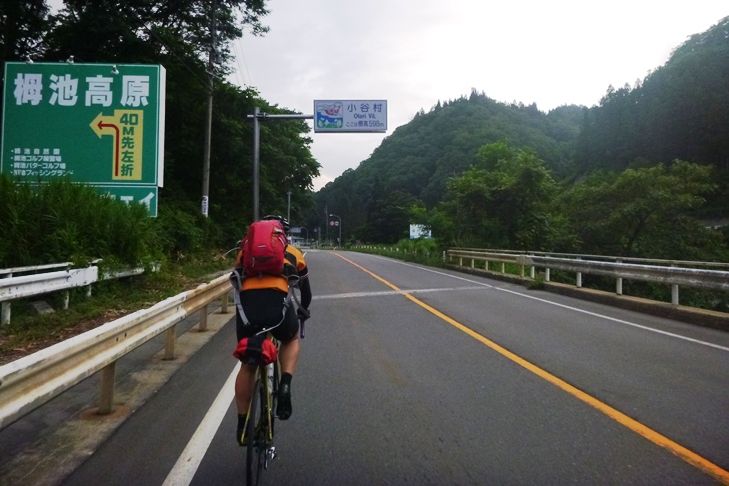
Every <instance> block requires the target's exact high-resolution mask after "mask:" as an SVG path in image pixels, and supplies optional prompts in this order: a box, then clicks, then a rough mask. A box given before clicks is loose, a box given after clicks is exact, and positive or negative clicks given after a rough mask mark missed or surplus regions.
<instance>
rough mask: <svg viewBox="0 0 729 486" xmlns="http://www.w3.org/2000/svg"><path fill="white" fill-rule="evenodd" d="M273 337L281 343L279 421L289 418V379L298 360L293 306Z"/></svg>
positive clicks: (296, 324)
mask: <svg viewBox="0 0 729 486" xmlns="http://www.w3.org/2000/svg"><path fill="white" fill-rule="evenodd" d="M274 336H276V338H277V339H278V340H280V341H281V347H280V349H279V361H280V363H281V383H280V385H279V389H278V400H277V405H276V415H278V417H279V418H280V419H281V420H286V419H288V418H289V417H290V416H291V378H292V377H293V374H294V372H295V371H296V365H297V363H298V360H299V350H300V347H301V346H300V341H299V320H298V318H297V317H296V312H295V311H294V309H293V306H292V307H291V308H289V310H288V312H287V313H286V318H285V319H284V322H283V323H282V324H281V326H279V328H277V329H276V331H275V332H274Z"/></svg>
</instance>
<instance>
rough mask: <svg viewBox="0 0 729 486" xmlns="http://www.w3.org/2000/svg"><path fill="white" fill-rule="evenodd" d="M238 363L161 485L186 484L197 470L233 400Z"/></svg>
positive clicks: (179, 485) (175, 485)
mask: <svg viewBox="0 0 729 486" xmlns="http://www.w3.org/2000/svg"><path fill="white" fill-rule="evenodd" d="M239 368H240V363H238V365H236V367H235V368H233V371H232V372H231V373H230V376H228V379H227V380H225V384H224V385H223V388H222V389H221V390H220V393H218V396H217V397H216V398H215V401H214V402H213V404H212V405H211V407H210V409H209V410H208V413H207V414H205V417H204V418H203V419H202V422H200V425H198V427H197V430H196V431H195V433H194V434H193V435H192V438H191V439H190V441H189V442H188V443H187V445H186V446H185V450H184V451H182V454H180V457H179V458H178V459H177V462H176V463H175V465H174V466H173V467H172V470H171V471H170V473H169V474H168V475H167V478H166V479H165V482H164V483H162V484H163V486H181V485H188V484H190V482H191V481H192V478H193V477H194V476H195V472H197V468H198V467H199V466H200V462H201V461H202V459H203V457H204V456H205V452H207V450H208V447H210V442H212V440H213V437H215V433H216V432H217V431H218V428H219V427H220V423H221V422H222V421H223V417H225V413H226V412H227V411H228V407H230V402H231V401H232V400H233V397H234V395H235V390H234V387H233V385H234V384H235V377H236V376H237V375H238V369H239Z"/></svg>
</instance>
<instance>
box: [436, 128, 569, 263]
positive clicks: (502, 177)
mask: <svg viewBox="0 0 729 486" xmlns="http://www.w3.org/2000/svg"><path fill="white" fill-rule="evenodd" d="M447 187H448V190H447V191H448V192H447V194H446V200H445V201H444V203H442V204H441V205H440V206H439V207H438V211H437V213H438V214H437V215H436V216H435V217H434V218H433V220H434V228H435V229H436V235H443V236H446V238H447V239H448V240H449V241H450V242H452V243H454V244H457V245H462V246H489V247H501V248H521V249H530V250H535V249H546V248H547V247H549V246H550V244H551V242H552V241H553V240H555V239H557V238H558V236H560V235H557V234H555V229H556V228H557V225H555V224H554V223H555V222H556V221H557V219H556V217H555V216H554V215H553V214H552V210H551V207H552V202H553V200H554V197H555V195H556V192H557V184H556V182H555V181H554V179H553V178H552V175H551V174H550V172H549V170H548V169H547V168H546V167H545V166H544V162H543V161H541V160H540V159H539V158H538V157H537V156H536V155H535V154H534V153H533V152H529V151H525V150H520V149H514V148H512V147H510V146H509V145H508V144H506V143H504V142H498V143H495V144H489V145H486V146H484V147H481V149H480V150H479V163H478V165H476V166H474V167H471V168H470V169H468V170H467V171H466V172H464V173H463V174H462V175H461V176H458V177H454V178H452V179H451V180H450V181H449V182H448V186H447ZM449 219H450V220H453V222H454V223H453V224H451V225H445V226H444V225H442V223H443V222H444V221H447V220H449Z"/></svg>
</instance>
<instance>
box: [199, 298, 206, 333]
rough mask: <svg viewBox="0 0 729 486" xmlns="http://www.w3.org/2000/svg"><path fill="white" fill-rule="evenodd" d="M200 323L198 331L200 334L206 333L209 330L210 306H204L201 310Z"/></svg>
mask: <svg viewBox="0 0 729 486" xmlns="http://www.w3.org/2000/svg"><path fill="white" fill-rule="evenodd" d="M199 312H200V323H199V324H198V327H197V330H198V331H200V332H205V331H207V330H208V306H207V305H205V306H203V308H202V309H200V311H199Z"/></svg>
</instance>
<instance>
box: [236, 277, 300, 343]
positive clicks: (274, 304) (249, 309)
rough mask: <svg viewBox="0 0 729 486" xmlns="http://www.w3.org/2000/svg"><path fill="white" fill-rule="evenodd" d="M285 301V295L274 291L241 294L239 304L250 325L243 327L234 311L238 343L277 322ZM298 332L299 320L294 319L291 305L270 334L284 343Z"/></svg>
mask: <svg viewBox="0 0 729 486" xmlns="http://www.w3.org/2000/svg"><path fill="white" fill-rule="evenodd" d="M285 300H286V294H284V293H283V292H281V291H279V290H275V289H254V290H244V291H243V292H241V293H240V302H241V305H242V306H243V312H245V314H246V317H247V318H248V320H249V321H250V325H248V326H244V325H243V319H241V317H240V314H239V313H238V312H237V311H236V313H235V333H236V336H237V338H238V341H240V340H241V339H243V338H244V337H250V336H253V335H254V334H256V333H257V332H260V331H261V330H262V329H264V328H266V327H270V326H273V325H275V324H276V323H277V322H279V321H280V320H281V317H282V315H283V309H284V302H285ZM298 332H299V319H298V318H297V317H296V310H295V309H294V305H293V303H292V304H291V305H290V306H289V308H288V310H287V311H286V317H285V318H284V320H283V322H281V324H280V325H279V326H278V327H276V328H275V329H273V330H271V334H273V337H275V338H276V339H278V340H279V341H281V342H286V341H290V340H291V339H293V338H294V337H295V336H296V333H298Z"/></svg>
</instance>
